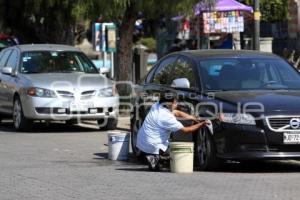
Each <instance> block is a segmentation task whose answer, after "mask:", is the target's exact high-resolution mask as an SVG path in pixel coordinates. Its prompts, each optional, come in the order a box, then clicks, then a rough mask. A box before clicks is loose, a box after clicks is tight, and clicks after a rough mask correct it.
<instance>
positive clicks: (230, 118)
mask: <svg viewBox="0 0 300 200" xmlns="http://www.w3.org/2000/svg"><path fill="white" fill-rule="evenodd" d="M220 120H221V121H222V122H225V123H231V124H245V125H255V124H256V123H255V119H254V117H253V116H252V115H250V114H245V113H222V114H220Z"/></svg>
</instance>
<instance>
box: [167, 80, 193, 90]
mask: <svg viewBox="0 0 300 200" xmlns="http://www.w3.org/2000/svg"><path fill="white" fill-rule="evenodd" d="M171 87H174V88H190V81H189V80H188V79H187V78H177V79H175V80H173V82H172V85H171Z"/></svg>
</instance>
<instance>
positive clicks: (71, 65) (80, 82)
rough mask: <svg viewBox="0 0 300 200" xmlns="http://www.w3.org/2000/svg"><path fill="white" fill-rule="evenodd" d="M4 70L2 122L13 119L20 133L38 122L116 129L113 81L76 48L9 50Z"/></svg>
mask: <svg viewBox="0 0 300 200" xmlns="http://www.w3.org/2000/svg"><path fill="white" fill-rule="evenodd" d="M0 72H1V73H0V118H4V117H7V116H8V117H12V118H13V122H14V127H15V129H16V130H30V129H31V126H32V124H33V122H34V121H36V120H39V121H51V120H60V121H61V120H63V121H66V122H67V123H70V124H72V123H77V122H78V121H79V120H97V121H98V123H99V126H100V127H101V128H106V129H114V128H115V127H116V125H117V121H118V120H117V118H118V106H119V97H118V94H117V92H116V90H115V87H114V82H112V81H111V80H109V79H107V78H106V77H104V76H103V75H101V74H99V72H98V70H97V69H96V68H95V66H94V65H93V63H92V62H91V61H90V60H89V59H88V58H87V56H86V55H85V54H84V53H82V52H81V51H80V50H78V49H76V48H74V47H71V46H65V45H52V44H39V45H18V46H14V47H9V48H6V49H4V50H3V51H1V53H0Z"/></svg>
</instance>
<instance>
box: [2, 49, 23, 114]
mask: <svg viewBox="0 0 300 200" xmlns="http://www.w3.org/2000/svg"><path fill="white" fill-rule="evenodd" d="M19 57H20V56H19V53H18V51H17V50H12V52H11V54H10V56H9V58H8V60H7V62H6V64H5V66H4V67H11V68H12V74H10V75H9V74H2V86H3V89H2V95H3V96H2V98H3V102H2V109H3V111H4V112H6V113H9V114H11V113H12V110H13V97H14V93H15V91H16V88H17V86H16V84H17V76H16V75H15V74H16V73H15V72H16V69H17V65H18V63H19V62H18V61H19Z"/></svg>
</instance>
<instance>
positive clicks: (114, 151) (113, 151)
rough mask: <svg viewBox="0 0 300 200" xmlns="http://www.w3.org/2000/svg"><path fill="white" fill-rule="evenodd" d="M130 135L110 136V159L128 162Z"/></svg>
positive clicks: (116, 133)
mask: <svg viewBox="0 0 300 200" xmlns="http://www.w3.org/2000/svg"><path fill="white" fill-rule="evenodd" d="M128 153H129V133H124V132H114V133H109V134H108V159H110V160H128Z"/></svg>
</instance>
